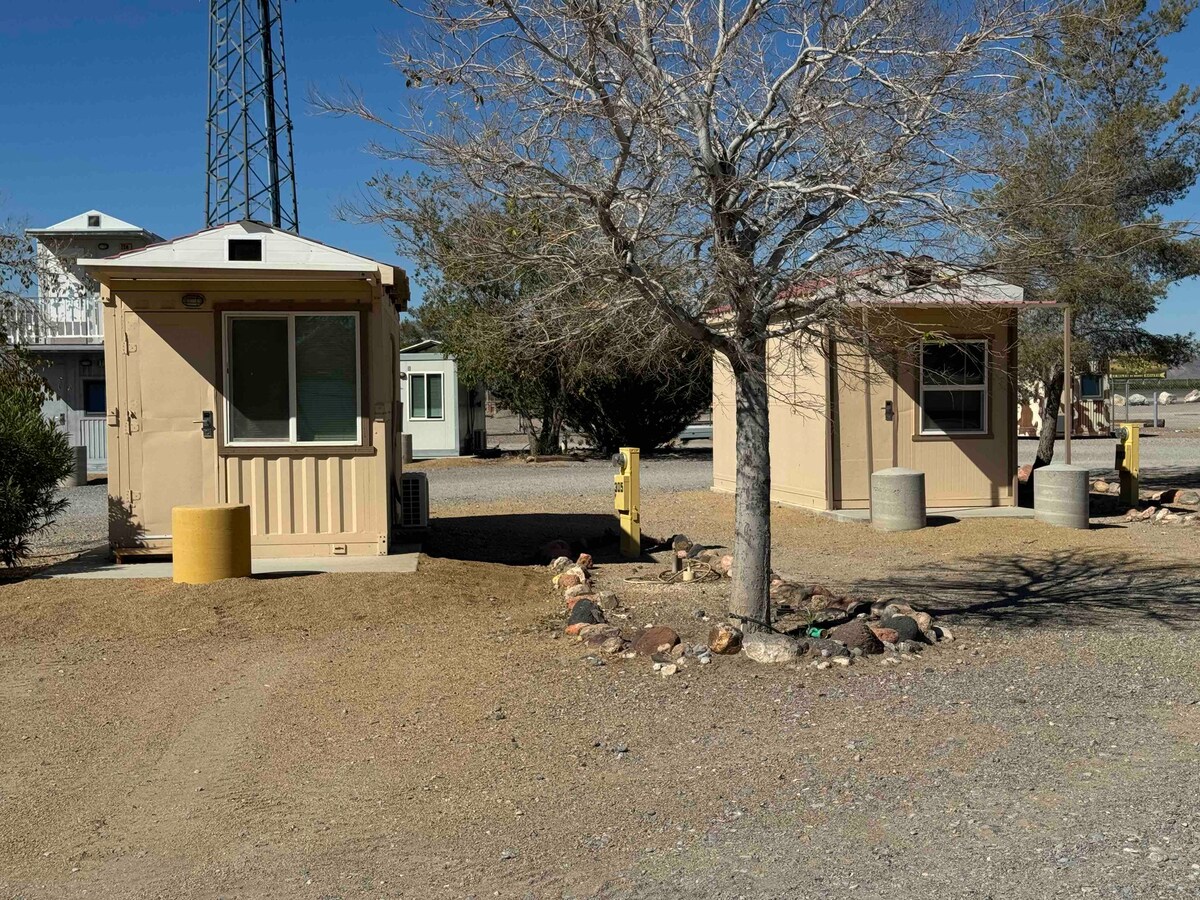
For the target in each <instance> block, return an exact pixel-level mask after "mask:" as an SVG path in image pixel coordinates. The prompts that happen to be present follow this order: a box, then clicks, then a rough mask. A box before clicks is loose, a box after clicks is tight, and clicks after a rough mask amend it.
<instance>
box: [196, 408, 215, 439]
mask: <svg viewBox="0 0 1200 900" xmlns="http://www.w3.org/2000/svg"><path fill="white" fill-rule="evenodd" d="M193 424H195V425H199V426H200V433H201V434H203V435H204V436H205V437H206V438H210V439H211V438H212V437H213V435H215V434H216V433H217V426H216V423H215V422H214V421H213V414H212V410H211V409H206V410H204V412H202V413H200V418H199V419H194V420H193Z"/></svg>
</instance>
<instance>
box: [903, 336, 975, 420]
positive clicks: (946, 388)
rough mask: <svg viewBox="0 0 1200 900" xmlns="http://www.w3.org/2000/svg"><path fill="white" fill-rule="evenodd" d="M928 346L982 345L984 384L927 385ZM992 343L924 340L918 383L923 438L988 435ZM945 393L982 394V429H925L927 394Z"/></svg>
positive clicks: (973, 340)
mask: <svg viewBox="0 0 1200 900" xmlns="http://www.w3.org/2000/svg"><path fill="white" fill-rule="evenodd" d="M926 344H951V345H953V346H958V347H961V346H965V345H967V344H981V345H982V346H983V384H934V385H929V386H928V387H927V386H926V385H925V345H926ZM991 352H992V348H991V342H990V341H989V340H988V339H987V338H958V339H956V338H948V339H946V340H922V341H921V347H920V353H921V365H920V375H919V377H920V381H919V382H918V383H919V385H920V388H921V408H920V410H919V411H918V415H919V416H920V419H919V421H918V424H919V425H920V434H921V435H922V436H931V437H960V436H962V435H979V434H987V433H988V430H989V429H988V422H989V410H988V381H989V370H990V369H991ZM926 391H931V392H934V393H936V392H939V391H940V392H943V393H950V392H955V393H965V392H968V391H969V392H972V393H982V394H983V403H982V404H981V408H980V418H981V422H980V424H981V425H982V426H983V427H982V428H978V429H976V428H972V429H963V430H962V431H946V430H944V429H941V428H926V427H925V392H926Z"/></svg>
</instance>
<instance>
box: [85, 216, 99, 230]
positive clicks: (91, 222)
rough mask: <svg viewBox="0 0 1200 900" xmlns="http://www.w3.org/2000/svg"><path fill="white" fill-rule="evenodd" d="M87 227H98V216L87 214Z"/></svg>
mask: <svg viewBox="0 0 1200 900" xmlns="http://www.w3.org/2000/svg"><path fill="white" fill-rule="evenodd" d="M87 227H88V228H99V227H100V217H99V216H91V215H89V216H88V224H87Z"/></svg>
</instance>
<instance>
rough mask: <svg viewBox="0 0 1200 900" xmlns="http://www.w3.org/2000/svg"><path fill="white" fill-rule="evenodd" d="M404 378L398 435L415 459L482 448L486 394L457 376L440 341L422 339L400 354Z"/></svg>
mask: <svg viewBox="0 0 1200 900" xmlns="http://www.w3.org/2000/svg"><path fill="white" fill-rule="evenodd" d="M400 370H401V373H402V375H401V377H402V378H404V382H405V385H406V386H405V388H404V418H403V429H402V430H403V431H404V433H405V434H409V435H411V436H412V453H413V457H414V458H415V459H429V458H431V457H437V456H466V455H469V454H471V453H479V452H482V451H483V450H485V449H487V423H486V421H485V419H484V400H485V396H484V395H485V394H486V391H485V390H484V388H483V385H481V384H468V383H467V382H465V381H463V380H461V379H460V378H459V374H458V363H457V361H456V360H455V359H454V357H453V356H450V355H449V354H447V353H446V352H445V350H444V348H443V347H442V342H441V341H434V340H426V341H421V342H420V343H419V344H413V345H412V346H411V347H405V348H403V349H402V350H401V351H400Z"/></svg>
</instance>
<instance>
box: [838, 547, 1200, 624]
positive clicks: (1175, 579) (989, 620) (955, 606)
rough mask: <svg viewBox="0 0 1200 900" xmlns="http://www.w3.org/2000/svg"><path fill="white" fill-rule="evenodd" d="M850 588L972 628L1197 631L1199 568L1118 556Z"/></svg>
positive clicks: (1002, 559) (1047, 556) (1058, 559)
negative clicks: (1138, 627)
mask: <svg viewBox="0 0 1200 900" xmlns="http://www.w3.org/2000/svg"><path fill="white" fill-rule="evenodd" d="M852 590H853V591H854V592H856V593H863V594H868V595H878V596H884V597H889V596H891V597H902V598H905V599H908V600H911V602H912V603H913V604H915V605H916V606H917V607H919V608H921V609H923V610H925V611H927V612H929V613H930V614H931V615H933V616H934V617H938V616H952V617H953V618H954V619H955V620H957V621H961V622H964V623H968V624H976V625H1002V626H1008V627H1017V628H1037V627H1051V628H1053V627H1064V628H1069V627H1078V626H1094V625H1113V626H1122V627H1129V626H1131V625H1144V624H1147V623H1154V624H1158V625H1162V626H1165V627H1168V628H1172V629H1183V628H1195V627H1197V626H1198V625H1200V565H1197V564H1195V563H1190V562H1182V561H1180V562H1173V563H1172V562H1162V561H1150V560H1145V559H1141V558H1139V557H1137V556H1134V555H1132V554H1130V553H1124V552H1120V551H1101V550H1061V551H1056V552H1053V553H1031V554H1029V555H1027V556H999V555H995V556H980V557H976V558H974V559H965V560H961V561H959V562H958V563H957V564H953V563H951V564H948V565H940V564H939V566H938V570H937V571H936V572H933V571H931V569H930V566H929V565H924V566H921V567H914V568H912V569H909V570H906V571H901V572H898V573H896V574H895V575H894V576H892V577H890V578H887V579H872V580H867V581H861V582H856V583H855V584H854V585H853V586H852Z"/></svg>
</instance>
